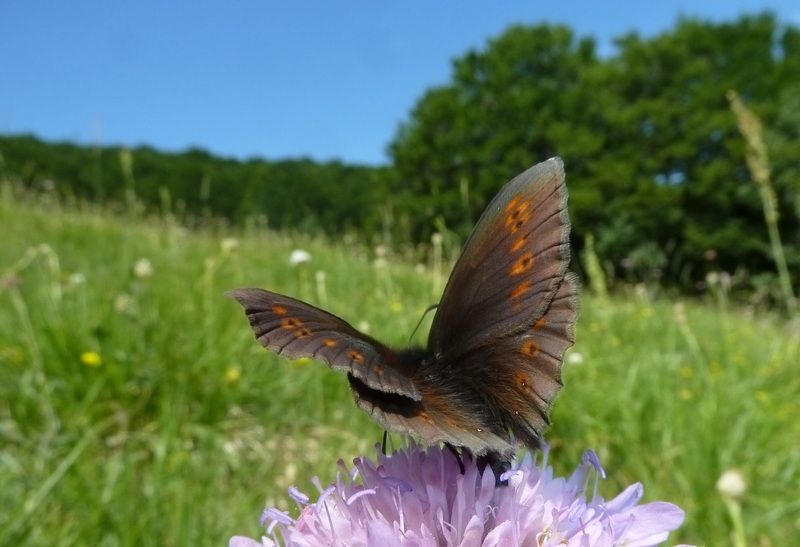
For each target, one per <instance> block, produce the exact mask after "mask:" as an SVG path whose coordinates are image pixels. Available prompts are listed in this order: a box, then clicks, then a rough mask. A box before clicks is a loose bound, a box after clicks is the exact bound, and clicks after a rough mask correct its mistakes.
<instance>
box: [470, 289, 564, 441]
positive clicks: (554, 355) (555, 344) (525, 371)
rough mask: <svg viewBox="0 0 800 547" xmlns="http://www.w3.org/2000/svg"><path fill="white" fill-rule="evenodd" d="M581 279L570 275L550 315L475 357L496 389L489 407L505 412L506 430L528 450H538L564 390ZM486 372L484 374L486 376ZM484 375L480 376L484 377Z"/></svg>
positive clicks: (492, 392)
mask: <svg viewBox="0 0 800 547" xmlns="http://www.w3.org/2000/svg"><path fill="white" fill-rule="evenodd" d="M577 290H578V284H577V280H576V279H575V278H574V277H573V276H572V275H570V274H567V275H566V276H565V277H564V279H563V281H562V282H561V285H560V286H559V288H558V290H557V291H556V294H555V296H554V297H553V299H552V301H551V302H550V305H549V307H548V308H547V310H546V311H545V313H544V314H543V315H542V316H541V317H540V318H539V319H538V320H537V321H536V322H535V323H534V324H533V325H531V326H529V327H527V328H526V329H525V330H522V331H521V332H517V333H515V334H513V335H511V336H508V337H505V338H502V339H500V340H498V341H497V342H496V343H494V344H492V345H491V346H490V348H487V349H486V350H483V349H482V350H481V351H479V352H478V353H477V355H476V358H477V359H481V360H484V361H485V365H484V367H482V368H480V369H479V370H481V371H488V375H489V376H491V379H490V378H486V379H485V380H484V381H491V382H492V385H493V386H494V389H492V390H489V391H488V392H487V396H488V397H490V404H492V405H496V406H497V407H498V408H502V409H503V411H504V412H503V421H504V423H503V426H504V428H507V429H511V431H513V432H514V434H515V435H516V437H517V438H518V439H519V440H520V441H522V442H523V443H524V444H525V445H527V446H529V447H533V448H535V447H538V446H539V445H540V443H541V441H540V439H541V432H542V430H544V429H545V427H547V426H548V425H549V423H550V420H549V414H550V407H551V405H552V403H553V399H555V396H556V394H557V393H558V391H559V390H560V389H561V386H562V383H561V365H562V361H563V358H564V353H565V352H566V351H567V349H568V348H569V347H570V346H572V344H573V342H574V341H575V331H574V324H575V317H576V316H577V314H578V297H577ZM485 373H486V372H484V374H485ZM479 374H480V373H479Z"/></svg>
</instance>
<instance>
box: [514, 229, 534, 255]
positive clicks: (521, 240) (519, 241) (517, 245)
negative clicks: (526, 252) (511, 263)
mask: <svg viewBox="0 0 800 547" xmlns="http://www.w3.org/2000/svg"><path fill="white" fill-rule="evenodd" d="M529 237H531V233H530V232H528V233H526V234H522V235H521V236H519V237H518V238H517V239H516V241H514V244H513V245H512V246H511V249H510V250H511V252H512V253H515V252H517V251H519V250H520V249H521V248H522V247H523V246H524V245H525V243H527V242H528V238H529Z"/></svg>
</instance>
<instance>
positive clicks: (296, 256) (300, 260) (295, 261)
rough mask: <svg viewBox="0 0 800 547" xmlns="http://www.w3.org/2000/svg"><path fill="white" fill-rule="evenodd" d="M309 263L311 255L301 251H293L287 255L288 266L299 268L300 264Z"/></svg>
mask: <svg viewBox="0 0 800 547" xmlns="http://www.w3.org/2000/svg"><path fill="white" fill-rule="evenodd" d="M308 262H311V254H310V253H309V252H308V251H304V250H303V249H295V250H294V251H292V253H291V254H290V255H289V264H291V265H292V266H299V265H300V264H307V263H308Z"/></svg>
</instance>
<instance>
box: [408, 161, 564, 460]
mask: <svg viewBox="0 0 800 547" xmlns="http://www.w3.org/2000/svg"><path fill="white" fill-rule="evenodd" d="M566 205H567V190H566V186H565V181H564V170H563V164H562V163H561V160H560V159H558V158H553V159H551V160H548V161H546V162H544V163H541V164H539V165H536V166H534V167H532V168H530V169H528V170H527V171H525V172H524V173H522V174H521V175H519V176H517V177H516V178H514V179H513V180H512V181H511V182H509V183H508V184H507V185H506V186H505V187H504V188H503V189H502V190H501V191H500V193H499V194H498V195H497V197H495V199H494V200H492V202H491V203H490V204H489V206H488V207H487V209H486V211H485V212H484V214H483V216H482V217H481V219H480V220H479V221H478V224H477V225H476V227H475V230H474V231H473V233H472V236H470V239H469V241H468V242H467V244H466V246H465V248H464V251H463V253H462V255H461V257H460V258H459V260H458V262H456V265H455V267H454V269H453V273H452V274H451V276H450V279H449V281H448V283H447V286H446V288H445V291H444V295H443V296H442V301H441V303H440V304H439V308H438V310H437V313H436V315H435V317H434V320H433V325H432V326H431V332H430V335H429V338H428V348H429V350H430V351H431V352H432V354H433V356H434V359H433V361H432V363H431V365H430V366H429V367H426V370H425V371H424V372H425V373H427V374H428V375H432V376H437V377H438V378H439V379H440V383H445V382H446V379H447V378H457V379H458V382H459V384H460V385H461V386H463V389H459V390H458V394H459V395H458V397H459V401H458V402H457V404H460V405H462V407H465V405H467V404H468V405H471V410H469V415H471V416H473V420H474V421H477V426H476V425H472V426H471V430H470V431H469V433H471V434H473V435H477V436H478V437H479V438H480V442H479V443H477V444H471V443H472V442H473V441H472V440H471V439H469V438H468V437H467V436H466V435H464V434H460V435H458V436H457V437H456V440H455V442H453V441H451V442H453V444H457V445H461V446H466V447H467V448H469V449H470V450H472V451H473V452H474V453H475V454H478V455H483V454H485V455H486V456H488V457H489V459H490V460H495V461H498V462H501V463H502V464H503V465H501V466H500V468H503V467H506V466H507V463H508V461H510V458H511V454H512V452H513V449H511V445H510V444H509V431H511V432H512V433H513V434H514V435H515V436H516V437H517V438H518V439H519V440H520V441H522V442H523V443H524V444H526V445H528V446H529V447H532V448H535V447H538V446H539V444H540V442H541V441H540V438H541V432H542V430H543V429H544V428H545V427H546V426H547V425H548V423H549V418H548V415H549V411H550V406H551V404H552V401H553V399H554V398H555V395H556V393H557V392H558V391H559V389H560V388H561V385H562V384H561V363H562V358H563V355H564V352H565V351H566V350H567V348H569V347H570V346H571V345H572V344H573V342H574V332H573V326H574V322H575V318H576V316H577V313H578V297H577V287H578V285H577V280H576V279H575V278H574V277H573V276H572V275H571V274H568V273H567V265H568V263H569V227H570V225H569V217H568V215H567V210H566ZM421 391H422V393H423V401H426V400H427V399H426V397H427V393H426V391H425V389H424V386H423V387H422V388H421ZM436 402H437V401H436V400H434V403H436ZM453 402H454V399H451V400H449V401H447V402H446V405H449V404H453ZM446 405H445V406H446ZM429 406H430V405H429ZM433 406H435V407H436V406H437V405H436V404H434V405H433ZM465 408H466V407H465ZM434 410H438V407H437V408H435V409H434ZM498 438H499V439H501V440H503V441H504V442H505V445H503V444H502V443H498V442H497V439H498Z"/></svg>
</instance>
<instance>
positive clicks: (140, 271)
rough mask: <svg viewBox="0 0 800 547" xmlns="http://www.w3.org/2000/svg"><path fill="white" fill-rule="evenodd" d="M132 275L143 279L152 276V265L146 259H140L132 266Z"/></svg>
mask: <svg viewBox="0 0 800 547" xmlns="http://www.w3.org/2000/svg"><path fill="white" fill-rule="evenodd" d="M133 275H135V276H136V277H138V278H139V279H144V278H146V277H150V276H151V275H153V265H152V264H151V263H150V261H149V260H148V259H146V258H140V259H139V260H137V261H136V262H135V263H134V264H133Z"/></svg>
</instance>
